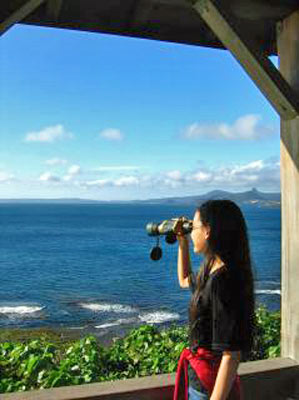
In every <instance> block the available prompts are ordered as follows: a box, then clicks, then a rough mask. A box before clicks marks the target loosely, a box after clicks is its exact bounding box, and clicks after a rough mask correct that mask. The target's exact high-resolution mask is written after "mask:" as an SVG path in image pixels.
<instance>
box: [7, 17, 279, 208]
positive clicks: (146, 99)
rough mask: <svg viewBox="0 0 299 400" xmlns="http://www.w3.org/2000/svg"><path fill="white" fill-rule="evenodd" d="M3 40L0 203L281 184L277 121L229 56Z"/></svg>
mask: <svg viewBox="0 0 299 400" xmlns="http://www.w3.org/2000/svg"><path fill="white" fill-rule="evenodd" d="M0 46H1V49H0V50H1V51H0V106H1V114H0V115H1V128H0V129H1V131H0V198H61V197H68V198H73V197H80V198H87V199H88V198H89V199H98V200H117V199H119V200H125V199H144V198H156V197H166V196H177V195H179V196H181V195H182V196H183V195H191V194H201V193H206V192H208V191H210V190H214V189H224V190H230V191H234V192H236V191H243V190H248V189H251V188H252V187H256V188H258V189H259V190H262V191H279V190H280V179H279V169H280V165H279V117H278V115H277V114H276V112H275V111H274V110H273V109H272V107H271V106H270V105H269V103H268V102H267V101H266V99H265V98H264V97H263V95H262V94H261V93H260V92H259V90H258V89H257V88H256V87H255V85H254V84H253V83H252V82H251V81H250V79H249V77H248V76H247V75H246V74H245V72H243V70H242V68H241V67H240V66H239V64H238V63H237V62H236V60H235V59H234V58H233V57H232V56H231V55H230V53H229V52H227V51H222V50H214V49H206V48H200V47H195V46H187V45H182V44H173V43H165V42H158V41H150V40H143V39H132V38H125V37H119V36H113V35H102V34H95V33H86V32H75V31H70V30H58V29H52V28H39V27H32V26H31V27H29V26H23V25H16V26H14V27H13V28H11V29H10V30H9V31H8V32H7V33H6V34H5V35H4V36H3V37H2V38H1V43H0ZM274 62H277V61H276V60H274Z"/></svg>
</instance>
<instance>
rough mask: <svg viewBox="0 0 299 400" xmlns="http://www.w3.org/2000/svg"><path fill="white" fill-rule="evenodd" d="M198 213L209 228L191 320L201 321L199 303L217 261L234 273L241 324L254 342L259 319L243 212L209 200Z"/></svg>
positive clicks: (233, 204)
mask: <svg viewBox="0 0 299 400" xmlns="http://www.w3.org/2000/svg"><path fill="white" fill-rule="evenodd" d="M197 211H199V213H200V220H201V223H202V224H203V225H204V226H206V227H209V230H210V233H209V237H208V239H207V247H206V254H205V262H204V264H203V266H202V268H201V269H200V272H199V274H198V275H197V279H196V289H195V292H194V294H193V297H192V300H191V304H190V320H191V323H192V322H193V323H194V322H195V321H196V319H197V318H198V301H200V296H201V290H202V289H203V287H204V285H205V282H206V281H207V279H208V277H209V273H210V270H211V267H212V266H213V263H214V261H215V259H216V257H219V258H220V259H221V261H222V262H223V263H224V265H225V268H227V269H228V271H229V273H231V276H232V279H233V282H234V287H235V290H236V292H235V299H236V301H240V309H241V312H240V314H241V318H242V321H241V323H242V324H243V325H244V329H246V331H247V332H248V336H249V341H250V342H252V336H253V330H254V324H255V322H254V321H255V318H254V310H255V300H254V279H253V271H252V265H251V257H250V249H249V240H248V234H247V226H246V222H245V219H244V217H243V214H242V212H241V210H240V208H239V207H238V206H237V205H236V204H235V203H234V202H232V201H230V200H209V201H207V202H205V203H203V204H201V205H200V206H199V207H198V208H197Z"/></svg>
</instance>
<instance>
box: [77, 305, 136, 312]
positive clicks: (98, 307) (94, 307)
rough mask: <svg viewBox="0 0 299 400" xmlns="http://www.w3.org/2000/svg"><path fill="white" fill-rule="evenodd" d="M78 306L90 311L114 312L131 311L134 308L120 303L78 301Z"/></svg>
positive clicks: (133, 310)
mask: <svg viewBox="0 0 299 400" xmlns="http://www.w3.org/2000/svg"><path fill="white" fill-rule="evenodd" d="M79 306H80V307H82V308H86V309H87V310H91V311H100V312H115V313H133V312H136V310H135V308H133V307H130V306H124V305H122V304H100V303H79Z"/></svg>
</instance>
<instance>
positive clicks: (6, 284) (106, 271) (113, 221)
mask: <svg viewBox="0 0 299 400" xmlns="http://www.w3.org/2000/svg"><path fill="white" fill-rule="evenodd" d="M243 212H244V214H245V217H246V221H247V225H248V231H249V237H250V244H251V253H252V259H253V266H254V274H255V290H256V300H257V303H262V304H265V305H266V306H267V307H268V308H269V309H270V310H278V309H280V294H281V288H280V252H281V250H280V239H281V234H280V209H271V208H256V207H249V206H247V207H243ZM193 213H194V207H191V206H173V205H151V204H96V203H95V204H53V203H52V204H51V203H49V204H47V203H40V204H33V203H32V204H16V203H15V204H13V203H4V204H3V203H2V204H0V221H1V229H0V243H1V253H0V265H1V279H0V327H30V328H34V327H54V328H55V327H56V328H57V327H67V328H69V329H82V330H85V331H90V332H97V334H98V335H99V336H101V335H104V334H107V333H111V334H113V333H115V332H119V329H128V328H131V327H134V326H138V325H140V324H157V325H163V324H164V325H165V324H171V323H173V322H176V323H179V324H183V323H185V322H186V321H187V307H188V303H189V301H190V291H189V290H188V289H187V290H186V289H180V287H179V285H178V281H177V266H176V254H177V245H176V244H174V245H169V244H166V243H165V241H164V239H163V238H161V240H160V245H161V247H162V250H163V257H162V259H161V260H160V261H152V260H151V259H150V257H149V253H150V250H151V248H152V247H153V246H154V245H155V244H156V239H154V238H151V237H149V236H148V235H147V233H146V231H145V225H146V223H148V222H150V221H154V222H157V221H161V220H164V219H170V218H173V217H176V216H181V215H185V216H187V217H189V218H192V216H193ZM199 262H200V260H199V258H198V256H196V255H195V254H192V264H193V269H194V270H197V269H198V267H199Z"/></svg>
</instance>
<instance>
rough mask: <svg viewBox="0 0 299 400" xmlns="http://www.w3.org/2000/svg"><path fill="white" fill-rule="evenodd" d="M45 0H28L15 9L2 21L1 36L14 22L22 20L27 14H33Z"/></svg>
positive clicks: (0, 26) (0, 25) (0, 24)
mask: <svg viewBox="0 0 299 400" xmlns="http://www.w3.org/2000/svg"><path fill="white" fill-rule="evenodd" d="M44 1H45V0H28V1H26V2H25V3H24V4H23V5H22V6H21V7H20V8H18V9H17V10H15V12H13V13H12V14H11V15H10V16H9V17H8V18H7V19H6V20H5V21H2V22H1V23H0V36H1V35H3V34H4V33H5V32H6V31H8V29H9V28H11V27H12V26H13V25H14V24H17V23H18V22H20V21H22V20H23V19H24V18H26V17H27V15H29V14H31V13H32V12H33V11H34V10H35V9H36V8H37V7H39V6H40V5H41V4H42V3H43V2H44Z"/></svg>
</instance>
